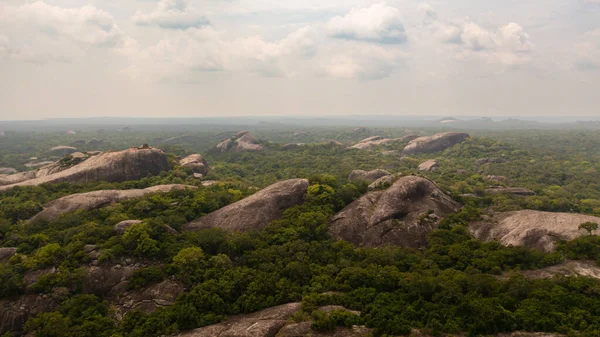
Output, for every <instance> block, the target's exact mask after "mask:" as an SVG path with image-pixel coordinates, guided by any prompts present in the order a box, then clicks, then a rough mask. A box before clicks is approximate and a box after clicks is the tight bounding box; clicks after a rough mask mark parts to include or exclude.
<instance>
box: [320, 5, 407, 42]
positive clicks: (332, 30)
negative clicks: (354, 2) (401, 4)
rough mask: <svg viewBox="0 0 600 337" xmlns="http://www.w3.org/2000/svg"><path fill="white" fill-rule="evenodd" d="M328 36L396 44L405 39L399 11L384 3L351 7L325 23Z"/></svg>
mask: <svg viewBox="0 0 600 337" xmlns="http://www.w3.org/2000/svg"><path fill="white" fill-rule="evenodd" d="M327 30H328V33H329V35H330V36H332V37H336V38H340V39H348V40H358V41H368V42H377V43H389V44H397V43H404V42H406V40H407V37H406V32H405V30H404V21H403V20H402V17H401V15H400V11H399V10H398V9H396V8H394V7H391V6H388V5H386V4H373V5H371V6H369V7H363V8H355V9H352V10H351V11H350V12H349V13H348V14H346V15H344V16H336V17H334V18H332V19H331V20H330V21H329V22H328V23H327Z"/></svg>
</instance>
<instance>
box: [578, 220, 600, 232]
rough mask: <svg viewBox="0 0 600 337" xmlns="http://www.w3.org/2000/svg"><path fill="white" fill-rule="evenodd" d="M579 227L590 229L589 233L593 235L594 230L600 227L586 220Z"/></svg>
mask: <svg viewBox="0 0 600 337" xmlns="http://www.w3.org/2000/svg"><path fill="white" fill-rule="evenodd" d="M579 229H585V230H586V231H588V233H589V235H592V232H593V231H595V230H597V229H598V224H597V223H595V222H591V221H588V222H584V223H582V224H581V225H579Z"/></svg>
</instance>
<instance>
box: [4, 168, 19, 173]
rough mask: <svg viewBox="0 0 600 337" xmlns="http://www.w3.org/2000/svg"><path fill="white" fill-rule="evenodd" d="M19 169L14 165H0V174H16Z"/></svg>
mask: <svg viewBox="0 0 600 337" xmlns="http://www.w3.org/2000/svg"><path fill="white" fill-rule="evenodd" d="M17 172H19V171H17V170H16V169H14V168H12V167H0V174H15V173H17Z"/></svg>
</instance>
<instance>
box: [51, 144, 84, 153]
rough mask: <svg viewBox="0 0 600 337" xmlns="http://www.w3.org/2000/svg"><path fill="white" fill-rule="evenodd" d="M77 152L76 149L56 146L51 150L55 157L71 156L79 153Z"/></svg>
mask: <svg viewBox="0 0 600 337" xmlns="http://www.w3.org/2000/svg"><path fill="white" fill-rule="evenodd" d="M77 151H78V150H77V148H76V147H73V146H66V145H60V146H55V147H53V148H51V149H50V153H51V154H53V155H55V156H64V155H67V154H71V153H73V152H77Z"/></svg>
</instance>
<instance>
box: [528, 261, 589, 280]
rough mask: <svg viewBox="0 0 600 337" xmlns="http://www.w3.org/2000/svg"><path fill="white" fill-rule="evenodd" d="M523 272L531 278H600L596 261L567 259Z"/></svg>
mask: <svg viewBox="0 0 600 337" xmlns="http://www.w3.org/2000/svg"><path fill="white" fill-rule="evenodd" d="M521 274H523V276H525V277H527V278H530V279H542V278H552V277H554V276H585V277H592V278H595V279H597V280H600V267H598V265H597V264H596V262H594V261H567V262H565V263H561V264H557V265H555V266H550V267H546V268H542V269H534V270H523V271H521Z"/></svg>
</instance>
